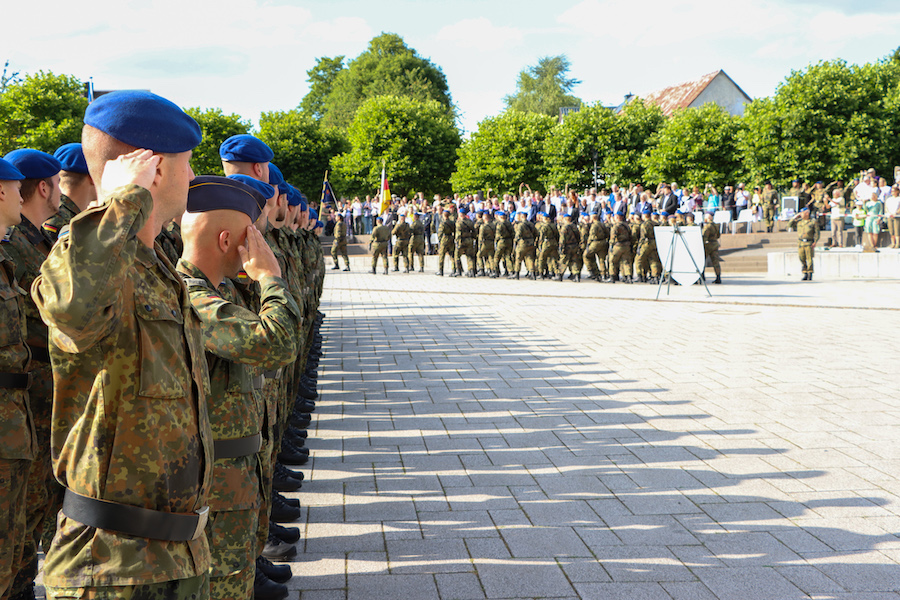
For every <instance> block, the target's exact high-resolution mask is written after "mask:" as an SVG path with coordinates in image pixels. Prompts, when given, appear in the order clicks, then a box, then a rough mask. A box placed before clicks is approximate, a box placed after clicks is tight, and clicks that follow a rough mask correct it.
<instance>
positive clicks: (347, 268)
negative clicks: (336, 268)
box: [344, 263, 350, 271]
mask: <svg viewBox="0 0 900 600" xmlns="http://www.w3.org/2000/svg"><path fill="white" fill-rule="evenodd" d="M344 270H345V271H349V270H350V263H347V266H346V267H344Z"/></svg>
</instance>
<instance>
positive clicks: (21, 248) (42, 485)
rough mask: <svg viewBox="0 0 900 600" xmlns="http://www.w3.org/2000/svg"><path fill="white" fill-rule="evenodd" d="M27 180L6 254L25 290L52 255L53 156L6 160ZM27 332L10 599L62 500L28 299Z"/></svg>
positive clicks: (47, 384) (45, 372) (45, 374)
mask: <svg viewBox="0 0 900 600" xmlns="http://www.w3.org/2000/svg"><path fill="white" fill-rule="evenodd" d="M6 159H7V160H8V161H9V162H10V164H12V165H13V166H14V167H16V168H17V169H18V170H19V171H20V172H21V173H22V175H24V176H25V179H24V180H22V182H21V183H22V187H21V195H22V200H23V204H22V213H21V219H22V220H21V223H19V224H18V225H16V226H14V227H13V228H12V229H10V231H9V233H8V236H7V237H8V243H4V247H5V249H6V253H7V254H8V255H9V256H10V258H12V261H13V264H15V266H16V271H15V277H16V279H17V280H18V282H19V285H20V286H21V287H22V288H24V289H26V290H28V289H31V285H32V284H33V283H34V280H35V279H36V278H37V277H38V275H40V273H41V264H43V262H44V260H45V259H46V258H47V255H48V254H49V253H50V247H51V246H52V245H53V243H52V242H51V241H50V239H48V237H47V236H46V235H45V234H44V232H43V230H42V229H41V228H40V225H41V223H43V222H44V221H46V220H47V219H48V218H50V217H52V216H53V215H54V214H55V210H54V209H56V208H58V207H59V201H60V190H59V170H60V163H59V161H58V160H57V159H56V158H54V157H53V156H51V155H49V154H46V153H44V152H39V151H37V150H29V149H23V150H16V151H13V152H10V153H9V154H7V155H6ZM25 317H26V322H27V327H28V337H27V340H26V341H27V343H28V346H29V348H30V349H31V365H30V367H29V370H30V373H31V378H32V385H31V389H30V390H29V397H30V404H31V412H32V415H33V416H34V427H35V433H36V434H37V452H36V454H35V456H34V461H33V462H32V464H31V471H30V472H29V475H28V494H27V507H28V508H27V532H26V536H25V548H24V552H23V555H22V562H21V564H20V565H19V567H18V569H17V570H18V573H17V576H16V580H15V582H14V583H13V586H12V589H11V590H10V595H11V596H12V597H13V598H16V597H19V596H24V597H29V596H31V595H33V592H32V591H31V589H32V587H33V585H34V579H35V577H37V567H38V555H37V549H38V545H39V544H40V541H41V538H42V534H43V529H44V523H45V521H46V522H50V521H52V520H53V515H55V514H56V512H57V511H58V510H59V507H60V503H61V497H60V492H59V486H58V484H57V483H56V481H55V480H54V479H53V475H52V471H51V466H50V422H51V411H52V401H53V375H52V372H51V370H50V353H49V351H48V349H47V346H48V344H49V340H48V337H49V333H48V330H47V325H45V324H44V322H43V321H42V320H41V316H40V314H39V313H38V309H37V306H35V304H34V300H32V299H31V297H30V296H28V298H27V300H26V302H25Z"/></svg>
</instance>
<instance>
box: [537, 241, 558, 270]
mask: <svg viewBox="0 0 900 600" xmlns="http://www.w3.org/2000/svg"><path fill="white" fill-rule="evenodd" d="M537 263H538V271H539V272H540V273H544V272H545V271H547V272H549V273H550V274H551V275H556V272H557V268H558V266H559V265H558V263H559V250H558V249H557V248H556V246H554V245H553V244H550V243H545V244H544V245H543V246H541V251H540V252H539V253H538V259H537Z"/></svg>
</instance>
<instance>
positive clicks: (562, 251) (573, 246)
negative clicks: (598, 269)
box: [556, 214, 581, 281]
mask: <svg viewBox="0 0 900 600" xmlns="http://www.w3.org/2000/svg"><path fill="white" fill-rule="evenodd" d="M562 218H563V228H562V231H561V232H560V234H559V249H558V252H559V268H558V270H557V274H556V280H557V281H562V280H563V277H564V276H565V274H566V271H570V272H571V274H572V277H574V278H575V281H581V271H580V270H579V271H577V272H576V271H575V265H576V264H577V259H576V257H577V256H578V254H580V251H581V234H580V233H579V232H578V225H576V224H575V223H573V222H572V215H571V214H567V215H563V217H562Z"/></svg>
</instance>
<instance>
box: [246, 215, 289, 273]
mask: <svg viewBox="0 0 900 600" xmlns="http://www.w3.org/2000/svg"><path fill="white" fill-rule="evenodd" d="M238 254H240V256H241V262H242V263H244V272H245V273H247V276H249V277H250V279H252V280H254V281H259V280H260V279H262V278H263V277H266V276H269V277H281V267H279V266H278V259H277V258H275V254H274V253H273V252H272V249H271V248H269V245H268V244H267V243H266V240H265V238H263V235H262V234H261V233H260V232H259V230H258V229H257V228H256V227H254V226H253V225H249V226H248V227H247V241H246V243H245V245H243V246H238Z"/></svg>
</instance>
